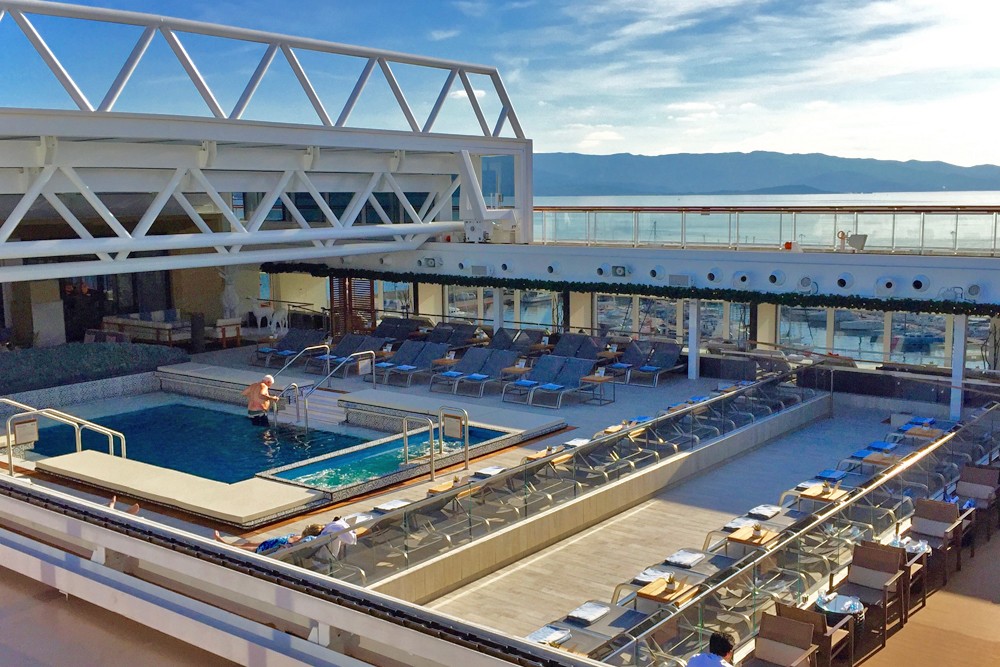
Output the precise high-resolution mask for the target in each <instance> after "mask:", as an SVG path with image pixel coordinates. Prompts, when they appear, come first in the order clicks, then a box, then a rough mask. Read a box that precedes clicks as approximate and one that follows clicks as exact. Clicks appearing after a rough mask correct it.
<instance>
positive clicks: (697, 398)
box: [691, 396, 711, 403]
mask: <svg viewBox="0 0 1000 667" xmlns="http://www.w3.org/2000/svg"><path fill="white" fill-rule="evenodd" d="M709 398H711V397H710V396H692V397H691V402H692V403H701V402H702V401H707V400H708V399H709Z"/></svg>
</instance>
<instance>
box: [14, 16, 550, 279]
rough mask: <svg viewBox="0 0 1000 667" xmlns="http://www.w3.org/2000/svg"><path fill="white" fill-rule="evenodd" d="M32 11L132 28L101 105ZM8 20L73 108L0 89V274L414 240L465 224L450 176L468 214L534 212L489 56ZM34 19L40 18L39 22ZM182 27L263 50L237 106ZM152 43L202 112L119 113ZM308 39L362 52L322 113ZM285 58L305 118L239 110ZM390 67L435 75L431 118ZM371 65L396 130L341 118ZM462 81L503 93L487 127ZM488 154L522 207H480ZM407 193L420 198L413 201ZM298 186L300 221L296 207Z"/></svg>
mask: <svg viewBox="0 0 1000 667" xmlns="http://www.w3.org/2000/svg"><path fill="white" fill-rule="evenodd" d="M42 15H44V16H59V17H64V18H69V19H75V20H78V23H79V28H80V30H86V29H87V28H88V27H93V26H95V25H97V24H100V23H116V24H125V25H131V26H138V27H140V28H141V29H142V32H141V34H139V36H138V39H137V40H136V42H135V44H134V46H133V47H132V50H131V52H130V54H129V55H128V57H127V59H126V60H125V62H124V64H122V66H121V67H120V69H118V70H117V71H116V74H115V75H114V80H113V82H112V83H111V85H110V87H109V88H108V90H107V91H106V93H105V94H104V96H103V98H102V99H101V101H100V102H99V103H98V104H97V105H96V106H95V105H94V104H93V103H92V102H91V100H90V99H88V97H87V96H86V94H85V93H84V92H83V90H82V89H81V87H80V86H79V85H78V82H77V81H76V80H75V79H74V78H73V76H72V75H71V74H70V72H69V71H68V70H67V69H66V68H65V67H64V66H63V64H62V63H61V62H60V60H59V59H58V58H57V56H56V55H55V53H56V51H54V50H53V49H52V48H50V45H49V43H48V42H46V40H45V37H44V36H43V30H40V29H39V27H38V26H36V25H35V23H33V22H32V20H31V17H34V16H42ZM3 21H7V22H9V23H13V24H15V25H16V27H17V29H19V30H20V31H21V32H22V33H23V34H24V35H25V37H26V38H27V40H28V42H29V43H30V44H31V47H32V48H33V49H34V50H35V51H36V52H37V53H38V55H39V56H40V57H41V59H42V61H43V62H44V64H45V66H46V67H47V68H48V69H49V71H51V72H52V74H53V75H54V77H55V79H56V80H57V81H58V82H59V84H60V85H61V86H62V88H63V90H65V92H66V93H67V94H68V95H69V97H70V99H71V100H72V102H73V104H74V105H75V106H76V107H77V108H76V109H72V110H61V109H50V108H40V109H23V108H4V107H3V106H2V100H3V96H2V94H0V282H9V281H18V280H36V279H43V278H55V277H69V276H79V275H95V274H96V275H100V274H112V273H124V272H135V271H147V270H163V269H180V268H188V267H202V266H218V265H225V264H253V263H260V262H262V261H281V260H286V261H293V260H323V259H328V258H331V257H337V256H346V255H352V254H370V253H379V254H384V253H389V252H395V251H400V250H413V249H416V248H417V247H419V246H420V244H422V243H423V242H424V241H426V240H427V239H429V238H435V237H438V236H440V235H444V234H448V233H453V232H456V231H460V230H461V229H462V227H463V223H462V222H461V221H460V220H455V219H454V218H455V217H456V216H455V215H454V213H453V211H452V197H453V195H454V194H455V192H456V191H458V190H459V189H461V194H462V197H461V206H460V213H459V216H458V217H460V218H461V219H462V220H477V221H482V220H492V221H500V222H503V221H508V222H510V223H511V225H515V224H516V222H517V221H518V220H519V219H520V220H530V211H531V142H530V141H529V140H527V139H525V138H524V136H523V132H522V130H521V127H520V124H519V123H518V120H517V116H516V114H515V113H514V110H513V107H512V106H511V104H510V100H509V98H508V96H507V93H506V90H505V89H504V87H503V83H502V81H501V79H500V76H499V73H498V72H497V70H496V69H495V68H491V67H485V66H481V65H471V64H465V63H458V62H453V61H445V60H437V59H432V58H423V57H419V56H410V55H405V54H399V53H394V52H389V51H378V50H373V49H365V48H358V47H353V46H346V45H341V44H333V43H328V42H322V41H319V40H311V39H301V38H296V37H289V36H284V35H276V34H271V33H263V32H258V31H252V30H243V29H237V28H230V27H227V26H219V25H212V24H204V23H198V22H193V21H184V20H179V19H172V18H166V17H160V16H152V15H146V14H138V13H133V12H122V11H117V10H105V9H95V8H89V7H78V6H74V5H66V4H59V3H50V2H38V1H36V0H0V22H3ZM43 23H44V22H43V21H38V25H39V26H41V28H45V27H46V26H45V25H43ZM189 35H202V36H210V37H220V38H225V39H228V40H239V41H242V42H244V43H248V44H249V43H253V44H260V45H264V47H265V48H264V53H263V56H262V57H261V59H260V61H259V62H257V63H256V68H255V69H254V71H253V74H252V75H251V76H250V78H249V80H248V81H247V83H246V85H245V87H244V88H243V90H242V93H241V94H240V95H239V99H238V100H237V101H236V103H235V105H233V107H232V108H231V109H228V108H226V109H224V108H223V106H222V104H221V103H220V102H219V97H218V96H217V94H216V91H214V90H213V89H212V87H211V86H210V85H209V83H208V82H207V81H206V79H205V77H204V76H203V75H202V74H201V72H200V70H199V68H198V64H197V62H196V59H195V57H193V55H192V53H191V52H190V51H189V50H188V49H187V48H186V46H185V43H184V39H185V37H186V36H189ZM156 39H162V40H163V41H164V42H165V44H166V45H167V46H169V49H170V54H171V55H168V56H167V57H168V58H169V57H173V58H176V60H177V62H178V63H179V64H180V66H181V67H182V68H183V70H184V72H185V73H186V75H187V77H188V78H189V79H190V80H191V82H192V83H193V84H194V87H195V89H196V90H197V92H198V94H199V95H200V97H201V99H202V100H203V101H204V103H205V109H206V113H204V114H201V115H188V116H177V115H171V116H167V115H165V114H163V113H162V112H161V111H158V109H157V108H156V104H157V102H156V100H155V99H147V100H143V103H145V104H146V105H147V106H149V108H148V110H146V109H144V110H143V112H142V113H122V112H119V111H115V104H116V102H117V100H118V99H119V97H120V96H121V94H122V92H123V90H125V89H126V86H127V85H128V84H129V82H130V81H131V79H132V75H133V73H134V72H135V71H136V68H137V66H138V65H139V64H140V63H141V62H142V61H143V58H145V57H149V56H148V55H147V54H148V51H149V47H150V45H151V44H152V43H153V42H154V40H156ZM258 48H259V47H258ZM57 50H58V49H57ZM307 52H313V53H321V54H335V55H338V56H345V57H349V58H354V59H358V60H359V62H361V63H363V67H362V68H361V74H360V75H359V76H358V78H357V80H356V81H355V82H354V84H353V88H352V89H351V92H350V94H349V95H348V96H347V100H346V102H345V103H344V105H343V107H341V108H340V109H339V111H337V110H334V111H333V112H332V113H331V111H329V110H328V109H327V106H326V101H325V100H324V99H323V98H322V96H321V95H320V94H319V93H318V92H317V90H316V89H315V87H314V86H312V84H311V83H310V77H309V72H308V71H307V68H306V67H305V66H304V64H303V61H302V59H301V58H300V56H301V55H302V54H304V53H307ZM279 53H280V57H283V58H284V59H285V60H286V61H287V63H288V65H289V67H290V68H291V70H292V73H293V74H294V77H295V80H296V81H297V83H298V85H299V86H300V87H301V89H302V91H303V92H304V93H305V95H306V97H307V98H308V100H309V102H310V104H311V106H312V108H313V111H314V112H315V117H316V120H315V121H314V122H313V123H311V124H302V123H301V122H298V123H295V124H292V123H287V124H283V123H275V122H261V121H255V120H248V119H245V118H244V112H245V111H246V109H247V107H248V105H249V103H250V102H251V100H252V99H253V97H254V95H255V93H257V91H258V89H259V87H260V84H261V82H262V80H263V79H264V77H265V75H266V74H267V72H268V70H269V68H270V67H271V65H272V63H273V61H274V59H275V58H277V57H279ZM239 65H240V63H238V62H237V63H234V71H237V70H238V67H239ZM397 65H405V66H414V67H418V68H430V69H435V70H440V71H442V72H443V74H444V76H443V78H444V79H445V82H444V85H443V86H442V87H441V88H440V89H434V91H432V92H434V94H436V98H435V102H434V104H433V106H432V107H431V109H430V112H429V113H428V114H427V117H426V118H418V117H417V115H416V113H415V111H414V107H413V106H411V105H410V104H409V103H408V101H407V97H406V95H405V94H404V91H403V86H402V85H401V84H400V81H399V80H398V78H397V75H396V72H395V71H394V69H393V67H394V66H397ZM376 70H377V71H378V72H380V73H381V76H383V77H384V78H385V80H386V82H387V83H388V86H389V89H390V90H391V92H392V96H393V98H394V99H395V101H396V103H397V104H398V105H399V108H400V111H401V112H402V114H403V117H404V118H405V120H406V126H407V129H405V130H402V131H398V130H389V129H384V128H379V127H371V128H367V127H366V128H361V127H350V126H348V122H349V121H350V119H351V114H352V111H354V109H355V108H356V106H357V105H358V103H359V101H360V100H361V99H362V97H363V95H364V93H365V90H366V87H367V85H368V83H369V81H370V79H371V77H372V76H378V73H377V72H376ZM473 76H480V77H482V76H485V77H487V78H488V80H489V81H491V82H492V84H493V88H494V91H493V92H495V94H496V96H497V98H499V100H500V101H501V103H502V110H501V112H500V114H499V117H498V118H497V119H496V122H495V123H494V124H493V125H492V126H490V123H489V122H488V120H487V118H486V116H485V114H484V112H483V108H482V107H481V105H480V104H479V101H478V100H477V94H476V93H477V91H476V90H475V89H474V87H473V82H472V79H471V77H473ZM109 78H110V77H109ZM459 81H460V82H461V88H462V90H463V91H464V95H454V94H453V93H457V92H460V91H457V90H456V91H453V90H452V89H453V88H454V87H456V86H457V85H458V82H459ZM0 92H2V91H0ZM407 92H412V91H407ZM449 97H452V98H461V99H462V100H465V101H467V102H468V104H469V105H470V109H471V113H472V115H473V116H474V117H475V119H476V122H477V124H478V127H479V130H481V132H482V133H481V134H478V133H476V134H461V133H460V132H455V131H454V130H452V129H451V128H448V127H438V125H440V124H441V111H442V108H443V105H444V104H445V101H446V100H447V99H449ZM443 132H448V134H444V133H443ZM505 133H506V134H508V135H510V134H512V135H513V136H504V134H505ZM496 155H503V156H510V157H511V158H512V159H513V160H514V163H515V181H516V182H515V192H516V194H515V199H516V201H517V204H516V205H517V207H518V210H517V212H516V213H515V212H513V211H510V210H507V211H494V210H491V209H488V208H487V207H486V205H485V202H484V201H483V196H482V192H481V188H480V185H479V179H478V172H477V169H476V166H477V165H476V164H475V162H476V160H477V159H478V158H480V157H482V156H496ZM232 193H257V194H259V195H260V199H259V201H257V202H255V204H254V208H253V210H242V211H241V210H237V209H236V208H234V207H233V204H232V202H233V199H232V196H231V194H232ZM327 193H338V195H340V196H342V197H343V196H345V195H349V203H348V204H347V206H346V207H343V208H342V209H337V210H336V211H335V210H334V208H335V207H331V204H330V201H329V200H328V199H327V197H326V194H327ZM412 193H421V194H420V197H421V199H420V200H419V201H410V198H411V197H412V196H413V194H412ZM386 194H390V195H391V196H392V197H393V198H395V200H396V201H398V207H396V208H397V209H398V210H399V211H400V212H401V213H400V214H398V215H396V216H395V218H396V219H393V216H392V215H391V214H390V212H389V211H387V210H386V208H385V207H384V206H383V205H382V204H383V202H384V199H381V200H380V198H381V197H384V196H385V195H386ZM303 197H305V201H308V202H309V203H310V204H311V206H310V208H311V209H313V214H312V215H310V216H307V215H305V214H304V213H303V211H302V210H300V204H301V203H302V201H303ZM297 202H298V204H297ZM276 204H280V205H282V206H283V207H284V210H285V211H286V213H287V214H286V216H285V220H284V221H278V222H275V221H270V220H268V213H269V212H270V211H271V210H272V207H274V206H275V205H276ZM313 205H314V206H313ZM366 206H367V207H368V211H369V213H368V215H367V218H366V219H365V220H364V221H363V224H361V221H362V212H363V211H364V210H365V209H366ZM316 211H318V213H316ZM373 214H374V215H373ZM317 216H318V218H319V219H318V220H317V219H315V218H317ZM516 240H517V241H527V240H530V225H524V226H523V229H518V230H517V234H516ZM150 252H158V253H160V255H159V256H153V257H150V256H148V253H150ZM163 253H167V254H163ZM53 258H54V260H55V261H52V259H53ZM22 262H23V263H22Z"/></svg>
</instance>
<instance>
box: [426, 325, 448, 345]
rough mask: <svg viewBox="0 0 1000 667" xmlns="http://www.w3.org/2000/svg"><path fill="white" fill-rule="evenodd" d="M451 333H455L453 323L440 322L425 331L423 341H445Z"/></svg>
mask: <svg viewBox="0 0 1000 667" xmlns="http://www.w3.org/2000/svg"><path fill="white" fill-rule="evenodd" d="M453 333H455V327H454V325H451V324H445V323H444V322H440V323H438V324H437V325H436V326H435V327H434V328H433V329H431V330H430V331H428V332H427V336H426V337H424V339H423V341H424V342H425V343H447V342H448V339H449V338H451V335H452V334H453Z"/></svg>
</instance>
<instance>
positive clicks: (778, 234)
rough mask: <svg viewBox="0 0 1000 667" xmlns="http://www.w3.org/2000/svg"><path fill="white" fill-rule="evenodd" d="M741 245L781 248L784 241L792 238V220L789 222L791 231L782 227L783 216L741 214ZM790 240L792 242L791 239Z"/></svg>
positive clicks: (774, 213)
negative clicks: (786, 238)
mask: <svg viewBox="0 0 1000 667" xmlns="http://www.w3.org/2000/svg"><path fill="white" fill-rule="evenodd" d="M738 215H739V233H738V236H737V242H738V243H739V245H752V246H769V247H772V248H775V247H777V246H779V245H780V244H781V242H782V239H783V238H785V237H790V236H791V219H790V216H789V219H788V221H787V223H786V224H787V225H788V227H789V229H788V230H787V231H786V230H784V228H783V226H782V222H783V219H782V215H781V213H778V212H773V213H770V212H769V213H739V214H738ZM788 240H792V239H791V238H789V239H788Z"/></svg>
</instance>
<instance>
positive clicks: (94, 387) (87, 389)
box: [0, 371, 160, 419]
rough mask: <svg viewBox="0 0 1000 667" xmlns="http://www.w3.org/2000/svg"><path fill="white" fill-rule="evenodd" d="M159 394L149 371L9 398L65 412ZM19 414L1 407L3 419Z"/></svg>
mask: <svg viewBox="0 0 1000 667" xmlns="http://www.w3.org/2000/svg"><path fill="white" fill-rule="evenodd" d="M157 391H160V380H159V379H158V378H157V377H156V371H149V372H146V373H136V374H134V375H122V376H120V377H114V378H106V379H103V380H91V381H90V382H78V383H76V384H67V385H63V386H61V387H48V388H46V389H33V390H31V391H22V392H20V393H17V394H10V395H8V396H7V398H10V399H12V400H15V401H18V402H19V403H24V404H26V405H30V406H33V407H36V408H56V409H62V408H64V407H67V406H71V405H75V404H78V403H89V402H91V401H98V400H103V399H109V398H121V397H122V396H136V395H139V394H151V393H153V392H157ZM16 412H19V410H17V409H16V408H13V407H11V406H8V405H2V406H0V415H2V416H3V418H4V419H6V418H7V417H9V416H10V415H12V414H15V413H16Z"/></svg>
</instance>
